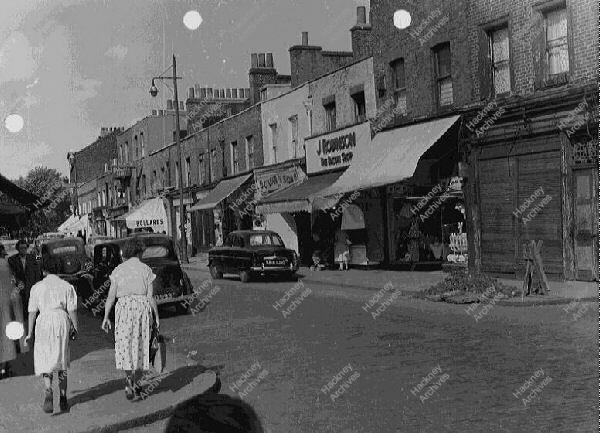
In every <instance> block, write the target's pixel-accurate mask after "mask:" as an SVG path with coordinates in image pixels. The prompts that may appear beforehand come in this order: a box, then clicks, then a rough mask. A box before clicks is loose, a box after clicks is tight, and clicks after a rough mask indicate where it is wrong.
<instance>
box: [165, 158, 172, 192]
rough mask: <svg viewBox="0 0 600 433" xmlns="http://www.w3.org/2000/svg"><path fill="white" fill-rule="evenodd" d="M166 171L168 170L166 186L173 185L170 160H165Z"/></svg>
mask: <svg viewBox="0 0 600 433" xmlns="http://www.w3.org/2000/svg"><path fill="white" fill-rule="evenodd" d="M165 172H166V181H165V185H166V186H171V164H170V163H169V161H167V162H165Z"/></svg>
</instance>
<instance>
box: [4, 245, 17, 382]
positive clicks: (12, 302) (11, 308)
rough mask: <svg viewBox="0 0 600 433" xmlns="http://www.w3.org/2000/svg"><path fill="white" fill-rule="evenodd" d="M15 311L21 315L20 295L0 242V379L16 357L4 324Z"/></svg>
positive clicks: (7, 374) (6, 374)
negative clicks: (16, 289)
mask: <svg viewBox="0 0 600 433" xmlns="http://www.w3.org/2000/svg"><path fill="white" fill-rule="evenodd" d="M15 313H19V315H21V316H22V315H23V312H22V307H21V297H20V296H19V294H18V293H17V292H16V291H15V288H14V284H13V282H12V278H11V273H10V268H9V266H8V261H7V260H6V249H5V248H4V245H2V244H0V333H1V335H0V379H3V378H4V377H7V376H9V374H10V373H9V367H10V365H9V362H10V361H14V360H15V359H16V358H17V345H16V342H15V341H14V340H10V339H9V338H8V337H7V336H6V325H7V324H8V323H10V322H11V321H13V319H16V317H15V315H16V314H15ZM21 322H22V320H21Z"/></svg>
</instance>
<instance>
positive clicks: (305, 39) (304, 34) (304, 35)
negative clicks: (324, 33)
mask: <svg viewBox="0 0 600 433" xmlns="http://www.w3.org/2000/svg"><path fill="white" fill-rule="evenodd" d="M302 45H308V32H302Z"/></svg>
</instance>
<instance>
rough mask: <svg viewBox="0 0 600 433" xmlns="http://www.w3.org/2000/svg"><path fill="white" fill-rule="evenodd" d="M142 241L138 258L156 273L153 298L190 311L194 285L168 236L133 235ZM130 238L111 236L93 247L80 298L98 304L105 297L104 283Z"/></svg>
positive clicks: (107, 285) (182, 310) (106, 293)
mask: <svg viewBox="0 0 600 433" xmlns="http://www.w3.org/2000/svg"><path fill="white" fill-rule="evenodd" d="M136 238H139V239H141V240H142V241H143V243H144V245H145V250H144V252H143V254H142V258H141V261H142V262H143V263H145V264H147V265H148V266H150V268H152V271H153V272H154V274H155V275H156V282H155V286H154V298H155V299H156V303H157V305H158V306H160V307H164V306H175V308H176V310H177V311H178V312H179V313H185V312H189V311H190V310H191V309H192V308H193V307H192V305H193V304H192V303H191V302H187V303H186V302H185V301H186V300H190V301H191V300H192V299H193V298H194V296H195V295H194V288H193V286H192V282H191V280H190V278H189V277H188V275H187V274H186V273H185V271H183V269H181V265H180V263H179V259H178V258H177V255H176V254H175V249H174V248H173V241H172V239H171V238H170V237H169V236H167V235H162V234H143V235H136ZM129 239H130V238H121V239H113V240H109V241H104V242H101V243H98V244H97V245H96V246H94V260H93V269H92V272H91V273H90V274H89V275H88V276H86V277H85V278H86V279H87V282H88V285H87V290H86V292H87V293H82V298H83V299H82V300H83V301H85V300H86V299H87V300H90V299H91V300H92V301H93V302H91V303H90V302H88V304H89V305H92V304H93V305H98V304H100V303H103V301H104V300H105V299H106V298H107V296H108V288H109V287H110V284H107V282H108V280H109V276H110V274H111V273H112V271H113V270H114V269H115V268H116V267H117V266H118V265H119V264H121V263H123V249H124V248H125V245H126V244H127V242H128V241H129Z"/></svg>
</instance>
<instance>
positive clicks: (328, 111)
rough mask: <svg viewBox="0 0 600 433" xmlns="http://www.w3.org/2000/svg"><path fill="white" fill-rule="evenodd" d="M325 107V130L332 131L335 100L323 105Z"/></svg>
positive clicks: (333, 128) (334, 121)
mask: <svg viewBox="0 0 600 433" xmlns="http://www.w3.org/2000/svg"><path fill="white" fill-rule="evenodd" d="M323 108H324V109H325V130H326V131H334V130H335V128H336V118H335V115H336V113H335V100H334V101H332V102H329V103H327V104H325V105H323Z"/></svg>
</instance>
